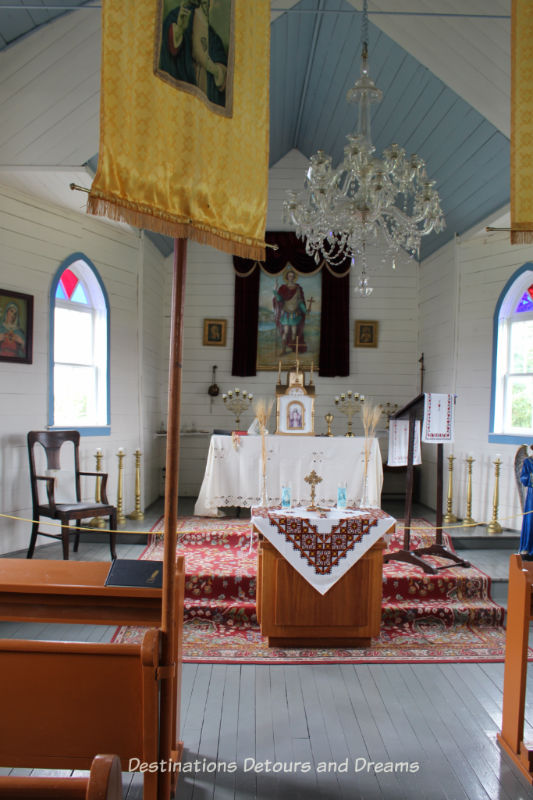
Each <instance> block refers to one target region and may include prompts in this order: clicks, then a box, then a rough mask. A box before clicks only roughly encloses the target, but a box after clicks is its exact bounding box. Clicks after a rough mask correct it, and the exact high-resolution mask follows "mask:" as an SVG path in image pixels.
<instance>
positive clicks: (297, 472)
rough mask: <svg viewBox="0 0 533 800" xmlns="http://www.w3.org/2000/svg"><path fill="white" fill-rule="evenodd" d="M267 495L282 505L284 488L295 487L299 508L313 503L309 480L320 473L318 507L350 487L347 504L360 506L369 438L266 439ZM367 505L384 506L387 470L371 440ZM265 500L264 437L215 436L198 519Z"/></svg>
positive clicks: (333, 501) (329, 503)
mask: <svg viewBox="0 0 533 800" xmlns="http://www.w3.org/2000/svg"><path fill="white" fill-rule="evenodd" d="M266 447H267V486H266V488H267V496H268V502H269V503H270V504H272V505H279V503H280V502H281V487H282V486H290V487H291V493H292V500H293V503H294V504H295V505H298V504H302V505H305V504H308V503H309V500H310V486H309V484H308V483H306V482H305V480H304V478H305V476H306V475H307V474H308V473H309V472H310V471H311V470H313V469H314V470H315V471H316V472H317V473H318V474H319V475H320V476H321V478H322V482H321V483H320V484H319V485H318V486H317V489H316V501H317V503H318V505H324V506H330V507H331V506H334V505H336V503H337V489H338V487H339V486H342V485H346V494H347V504H348V505H354V506H355V505H358V504H359V503H360V500H361V497H362V495H363V483H364V480H365V468H364V465H365V439H364V438H363V437H345V436H332V437H327V436H283V435H280V436H275V435H272V436H270V435H269V436H267V437H266ZM366 484H367V485H366V497H367V501H368V502H367V505H368V506H370V507H373V508H379V507H380V500H381V489H382V486H383V466H382V461H381V453H380V449H379V443H378V441H377V439H372V440H371V441H370V448H369V457H368V469H367V475H366ZM260 502H261V437H260V436H240V437H238V438H237V437H232V436H223V435H213V436H212V437H211V442H210V446H209V453H208V456H207V465H206V468H205V474H204V479H203V482H202V486H201V489H200V493H199V495H198V500H197V501H196V505H195V507H194V513H195V515H197V516H208V517H209V516H217V513H218V509H219V508H224V507H230V506H236V507H244V508H251V507H252V506H254V505H258V504H259V503H260Z"/></svg>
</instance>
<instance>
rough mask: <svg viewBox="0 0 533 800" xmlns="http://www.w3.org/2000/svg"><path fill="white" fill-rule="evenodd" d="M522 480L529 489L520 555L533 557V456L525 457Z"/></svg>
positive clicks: (521, 474) (523, 519)
mask: <svg viewBox="0 0 533 800" xmlns="http://www.w3.org/2000/svg"><path fill="white" fill-rule="evenodd" d="M520 482H521V483H522V484H523V486H525V487H526V489H527V491H526V500H525V503H524V516H523V517H522V535H521V537H520V555H521V556H525V557H526V558H527V557H530V558H531V559H533V458H532V457H531V456H528V457H527V458H525V459H524V463H523V465H522V472H521V473H520Z"/></svg>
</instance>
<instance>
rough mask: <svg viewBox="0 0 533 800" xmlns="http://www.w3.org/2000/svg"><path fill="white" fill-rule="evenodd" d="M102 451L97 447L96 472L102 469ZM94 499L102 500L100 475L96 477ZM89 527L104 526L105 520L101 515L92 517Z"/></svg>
mask: <svg viewBox="0 0 533 800" xmlns="http://www.w3.org/2000/svg"><path fill="white" fill-rule="evenodd" d="M103 455H104V454H103V453H102V451H101V450H100V448H99V447H98V448H97V450H96V453H95V454H94V457H95V459H96V472H101V471H102V458H103ZM94 499H95V501H96V502H97V503H101V502H102V479H101V478H100V477H97V478H96V488H95V490H94ZM89 527H90V528H105V520H104V518H103V517H93V518H92V520H91V521H90V522H89Z"/></svg>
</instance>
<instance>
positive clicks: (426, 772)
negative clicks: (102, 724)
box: [0, 512, 533, 800]
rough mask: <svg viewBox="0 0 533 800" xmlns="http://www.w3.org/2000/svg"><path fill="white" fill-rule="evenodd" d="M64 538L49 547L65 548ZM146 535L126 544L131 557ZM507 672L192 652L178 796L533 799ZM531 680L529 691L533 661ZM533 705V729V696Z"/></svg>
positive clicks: (88, 548) (40, 634) (92, 633)
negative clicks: (504, 711)
mask: <svg viewBox="0 0 533 800" xmlns="http://www.w3.org/2000/svg"><path fill="white" fill-rule="evenodd" d="M156 513H157V512H154V514H156ZM149 521H150V520H149V519H147V521H146V525H147V527H149ZM56 547H57V545H56V544H53V545H48V546H45V547H42V548H40V549H39V550H38V552H37V556H40V557H43V558H44V557H59V553H58V555H57V556H56V555H54V552H55V551H54V550H53V548H56ZM142 549H143V546H142V545H141V544H130V543H125V544H119V557H122V558H125V557H130V558H135V557H137V555H138V554H139V553H140V552H141V551H142ZM463 552H464V553H465V555H467V557H469V558H473V557H474V556H475V551H463ZM108 553H109V551H108V547H107V543H106V542H105V541H104V542H103V543H101V544H100V543H92V542H91V543H88V542H85V543H82V544H81V545H80V552H79V554H78V556H79V557H80V558H83V559H107V558H108ZM506 561H508V551H503V552H500V553H498V552H496V553H495V554H493V553H491V555H490V557H488V561H487V564H488V566H489V567H490V566H491V565H492V566H493V568H494V569H500V571H501V570H502V569H503V567H502V566H501V564H505V562H506ZM474 563H475V558H474ZM485 566H487V565H485ZM113 630H114V628H105V627H104V628H102V627H100V628H98V627H92V626H73V625H72V626H71V625H49V626H43V625H37V624H36V625H32V624H27V625H19V624H17V623H5V622H2V623H0V637H2V638H6V637H15V638H25V637H29V638H31V637H34V638H48V639H50V638H56V639H76V640H78V639H81V640H89V641H97V640H108V639H109V638H110V636H111V635H112V633H113ZM502 680H503V664H441V665H436V664H417V665H410V664H401V665H369V666H367V665H353V666H352V665H327V666H308V665H305V666H270V665H268V666H263V665H261V666H253V665H245V666H239V665H207V664H202V665H196V664H186V665H184V670H183V695H182V723H183V724H182V737H183V739H184V742H185V747H186V750H185V753H184V757H183V765H184V767H185V768H186V769H188V770H190V771H189V772H186V773H184V774H182V775H181V776H180V780H179V791H178V795H177V796H178V797H179V798H192V799H193V800H200V799H202V800H203V798H220V800H222V799H223V800H226V799H227V800H230V798H265V800H266V798H281V799H282V800H285V798H287V800H289V799H291V800H292V798H305V800H318V798H347V799H348V798H349V800H354V798H361V800H374V798H376V800H377V798H384V800H404V799H405V800H522V799H524V800H525V799H526V798H531V800H533V789H532V788H531V787H530V786H529V785H528V784H527V783H526V781H525V780H524V779H523V778H521V777H520V776H519V775H518V773H517V772H516V771H515V769H514V768H513V767H512V766H511V764H510V762H509V761H507V759H506V758H505V756H503V755H502V753H501V751H500V749H499V747H498V745H497V744H496V733H497V731H498V730H499V728H500V724H501V704H502ZM531 683H532V689H531V691H530V692H529V694H528V697H533V673H532V677H531ZM3 689H4V691H6V687H3ZM526 717H527V731H526V735H527V736H528V737H531V738H533V701H530V702H529V703H528V704H527V708H526ZM410 770H411V771H410ZM9 772H10V770H9V769H8V768H7V767H6V768H4V769H1V770H0V774H7V773H9ZM16 772H18V773H26V774H27V773H28V772H29V771H28V770H26V771H24V770H17V771H16ZM124 786H125V790H126V791H127V794H126V796H127V798H128V800H134V798H136V799H138V800H140V799H141V798H142V780H141V778H140V775H134V776H131V775H128V774H125V775H124Z"/></svg>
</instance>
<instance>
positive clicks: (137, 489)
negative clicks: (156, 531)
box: [128, 449, 144, 519]
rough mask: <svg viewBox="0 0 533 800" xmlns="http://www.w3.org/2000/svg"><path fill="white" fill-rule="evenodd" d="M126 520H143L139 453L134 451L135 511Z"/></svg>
mask: <svg viewBox="0 0 533 800" xmlns="http://www.w3.org/2000/svg"><path fill="white" fill-rule="evenodd" d="M128 519H144V514H143V512H142V510H141V451H140V450H138V449H137V450H136V451H135V510H134V511H132V512H131V514H128Z"/></svg>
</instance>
